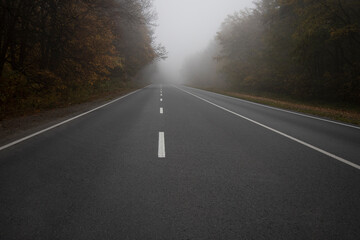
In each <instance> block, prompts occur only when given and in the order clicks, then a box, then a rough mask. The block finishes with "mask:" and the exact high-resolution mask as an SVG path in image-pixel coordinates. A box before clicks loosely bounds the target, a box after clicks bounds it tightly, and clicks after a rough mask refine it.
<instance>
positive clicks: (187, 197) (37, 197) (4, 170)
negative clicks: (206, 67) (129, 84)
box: [0, 84, 360, 240]
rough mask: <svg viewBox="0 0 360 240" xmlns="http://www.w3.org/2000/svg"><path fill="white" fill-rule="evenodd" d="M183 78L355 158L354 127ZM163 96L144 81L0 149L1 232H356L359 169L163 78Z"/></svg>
mask: <svg viewBox="0 0 360 240" xmlns="http://www.w3.org/2000/svg"><path fill="white" fill-rule="evenodd" d="M180 88H181V89H184V90H186V91H189V92H191V93H193V94H196V95H197V96H199V97H202V98H204V99H206V100H208V101H211V102H213V103H215V104H218V105H220V106H222V107H224V108H227V109H229V110H231V111H233V112H236V113H238V114H241V115H243V116H245V117H248V118H250V119H252V120H255V121H257V122H259V123H262V124H264V125H267V126H269V127H271V128H274V129H276V130H278V131H281V132H283V133H285V134H288V135H290V136H292V137H295V138H297V139H300V140H302V141H304V142H307V143H309V144H312V145H314V146H316V147H318V148H321V149H323V150H325V151H328V152H330V153H332V154H335V155H337V156H339V157H342V158H344V159H346V160H349V161H351V162H353V163H355V164H360V129H358V128H352V127H348V126H342V125H339V124H335V123H331V122H326V121H321V120H317V119H312V118H308V117H304V116H299V115H295V114H292V113H288V112H284V111H279V110H276V109H271V108H266V107H264V106H261V105H257V104H252V103H248V102H246V101H242V100H238V99H234V98H230V97H226V96H222V95H219V94H215V93H210V92H206V91H203V90H198V89H193V88H188V87H183V86H180ZM163 99H164V101H163V102H160V87H159V84H153V85H150V86H148V87H146V88H144V89H142V90H140V91H138V92H136V93H134V94H132V95H129V96H127V97H125V98H123V99H121V100H119V101H117V102H114V103H113V104H110V105H108V106H106V107H104V108H101V109H99V110H96V111H94V112H92V113H89V114H87V115H85V116H82V117H80V118H78V119H75V120H74V121H71V122H69V123H66V124H64V125H61V126H59V127H57V128H55V129H52V130H50V131H48V132H45V133H43V134H40V135H38V136H35V137H33V138H31V139H29V140H26V141H24V142H21V143H19V144H17V145H14V146H12V147H9V148H7V149H5V150H2V151H0V239H1V240H7V239H19V240H20V239H21V240H27V239H37V240H38V239H84V240H85V239H86V240H90V239H184V240H185V239H326V240H328V239H341V240H344V239H354V240H355V239H360V170H358V169H356V168H353V167H351V166H349V165H346V164H344V163H342V162H339V161H337V160H335V159H333V158H331V157H329V156H326V155H324V154H322V153H319V152H317V151H315V150H313V149H311V148H308V147H306V146H304V145H301V144H299V143H297V142H294V141H292V140H290V139H288V138H286V137H284V136H281V135H279V134H277V133H274V132H272V131H269V130H267V129H265V128H263V127H261V126H258V125H256V124H254V123H252V122H250V121H247V120H245V119H242V118H240V117H237V116H235V115H233V114H231V113H229V112H226V111H224V110H222V109H220V108H217V107H215V106H213V105H211V104H209V103H207V102H205V101H202V100H201V99H198V98H196V97H194V96H192V95H190V94H188V93H186V92H184V91H181V90H179V89H177V88H175V87H174V86H172V85H164V86H163ZM160 107H163V108H164V114H163V115H161V114H160V113H159V108H160ZM160 131H162V132H164V133H165V146H166V158H158V155H157V154H158V133H159V132H160Z"/></svg>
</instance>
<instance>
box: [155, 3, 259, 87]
mask: <svg viewBox="0 0 360 240" xmlns="http://www.w3.org/2000/svg"><path fill="white" fill-rule="evenodd" d="M252 2H253V0H154V7H155V9H156V11H157V13H158V21H157V23H158V27H157V29H156V36H157V42H159V43H161V44H163V45H164V46H165V47H166V49H167V51H168V52H169V54H168V56H169V58H168V59H167V60H166V61H165V62H161V63H160V67H161V69H162V70H165V71H166V72H168V73H171V78H176V77H179V71H180V69H181V67H182V65H183V61H184V59H185V58H186V57H187V56H189V55H192V54H195V53H197V52H200V51H202V50H203V49H205V48H206V46H207V45H208V43H209V42H210V41H211V40H212V39H213V38H214V36H215V35H216V32H217V31H218V30H219V27H220V25H221V23H222V22H223V20H224V19H225V18H226V16H227V15H229V14H232V13H234V12H235V11H239V10H241V9H244V8H246V7H252V6H253V4H252ZM169 77H170V76H169ZM169 80H175V79H169Z"/></svg>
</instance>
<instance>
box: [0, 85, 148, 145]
mask: <svg viewBox="0 0 360 240" xmlns="http://www.w3.org/2000/svg"><path fill="white" fill-rule="evenodd" d="M146 87H148V86H146ZM146 87H145V88H146ZM140 90H142V89H138V90H136V91H134V92H131V93H128V94H126V95H124V96H122V97H119V98H117V99H115V100H112V101H110V102H108V103H105V104H104V105H101V106H99V107H96V108H94V109H91V110H89V111H87V112H84V113H81V114H79V115H77V116H75V117H72V118H69V119H67V120H65V121H62V122H60V123H57V124H55V125H52V126H50V127H48V128H45V129H43V130H40V131H38V132H35V133H33V134H31V135H28V136H26V137H23V138H21V139H18V140H16V141H13V142H11V143H8V144H6V145H4V146H1V147H0V151H2V150H4V149H6V148H9V147H11V146H14V145H16V144H18V143H21V142H23V141H25V140H28V139H30V138H32V137H35V136H37V135H40V134H42V133H44V132H47V131H49V130H51V129H54V128H56V127H59V126H61V125H63V124H65V123H68V122H71V121H73V120H75V119H77V118H80V117H82V116H84V115H86V114H89V113H91V112H94V111H96V110H98V109H100V108H103V107H105V106H107V105H110V104H112V103H114V102H116V101H119V100H120V99H123V98H125V97H127V96H130V95H132V94H134V93H136V92H138V91H140Z"/></svg>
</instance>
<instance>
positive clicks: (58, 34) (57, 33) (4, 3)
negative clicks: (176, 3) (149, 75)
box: [0, 0, 165, 118]
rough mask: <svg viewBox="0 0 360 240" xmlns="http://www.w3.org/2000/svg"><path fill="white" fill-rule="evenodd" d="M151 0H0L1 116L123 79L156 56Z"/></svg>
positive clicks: (59, 101) (72, 98) (54, 102)
mask: <svg viewBox="0 0 360 240" xmlns="http://www.w3.org/2000/svg"><path fill="white" fill-rule="evenodd" d="M154 18H155V14H154V12H153V10H152V5H151V0H31V1H25V0H0V118H1V117H5V116H6V114H13V113H14V111H17V112H21V111H26V110H27V109H37V108H47V107H53V106H58V105H61V104H63V103H69V102H73V101H76V98H78V99H81V98H82V97H86V96H90V95H91V94H93V93H96V92H99V91H103V90H104V89H105V90H109V89H111V88H112V87H115V86H121V85H122V84H123V83H124V82H127V81H130V80H131V79H132V78H134V76H135V75H136V74H137V73H138V72H139V70H140V69H142V68H143V67H144V66H146V65H147V64H149V63H150V62H152V61H153V60H154V59H156V58H159V57H163V55H164V54H165V51H164V49H163V48H162V47H160V46H154V39H153V20H154Z"/></svg>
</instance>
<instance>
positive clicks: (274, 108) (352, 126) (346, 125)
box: [175, 86, 360, 130]
mask: <svg viewBox="0 0 360 240" xmlns="http://www.w3.org/2000/svg"><path fill="white" fill-rule="evenodd" d="M175 87H176V86H175ZM184 87H186V88H190V89H195V90H199V91H204V92H207V93H211V94H215V95H219V96H222V97H227V98H232V99H235V100H238V101H240V102H246V103H250V104H254V105H257V106H261V107H265V108H269V109H273V110H277V111H281V112H286V113H291V114H295V115H299V116H302V117H307V118H311V119H316V120H320V121H324V122H329V123H333V124H337V125H341V126H345V127H350V128H355V129H359V130H360V127H358V126H355V125H350V124H346V123H341V122H336V121H333V120H329V119H325V118H320V117H315V116H311V115H306V114H303V113H298V112H293V111H290V110H285V109H281V108H276V107H271V106H268V105H265V104H261V103H255V102H251V101H248V100H244V99H241V98H236V97H231V96H227V95H224V94H220V93H215V92H210V91H206V90H203V89H199V88H192V87H187V86H184ZM176 88H177V87H176Z"/></svg>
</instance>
